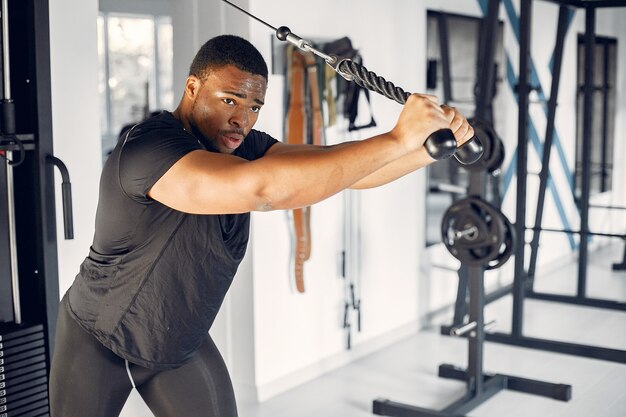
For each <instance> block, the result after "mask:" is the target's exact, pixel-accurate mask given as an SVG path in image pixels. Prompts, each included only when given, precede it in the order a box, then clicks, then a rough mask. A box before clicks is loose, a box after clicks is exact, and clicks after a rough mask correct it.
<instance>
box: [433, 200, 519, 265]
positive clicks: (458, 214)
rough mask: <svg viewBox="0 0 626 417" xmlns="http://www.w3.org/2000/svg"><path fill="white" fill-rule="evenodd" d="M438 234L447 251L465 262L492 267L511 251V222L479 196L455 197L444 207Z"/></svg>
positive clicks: (501, 261) (502, 260) (503, 260)
mask: <svg viewBox="0 0 626 417" xmlns="http://www.w3.org/2000/svg"><path fill="white" fill-rule="evenodd" d="M441 235H442V238H443V243H444V245H445V246H446V248H447V249H448V251H449V252H450V253H451V254H452V255H453V256H454V257H455V258H457V259H458V260H459V261H461V262H462V263H463V264H465V265H470V266H478V265H480V266H484V267H486V268H488V269H493V268H496V267H497V266H499V265H502V264H503V263H504V262H506V259H508V257H509V256H510V254H511V253H512V250H511V246H512V245H513V240H514V237H513V228H512V227H511V226H510V222H508V219H507V218H506V216H504V214H503V213H502V212H501V211H500V210H499V209H498V208H497V207H495V206H493V205H492V204H490V203H488V202H486V201H485V200H482V199H480V198H478V197H466V198H463V199H461V200H458V201H457V202H455V203H454V204H452V205H451V206H450V207H449V208H448V210H446V212H445V213H444V215H443V219H442V222H441ZM505 258H506V259H505Z"/></svg>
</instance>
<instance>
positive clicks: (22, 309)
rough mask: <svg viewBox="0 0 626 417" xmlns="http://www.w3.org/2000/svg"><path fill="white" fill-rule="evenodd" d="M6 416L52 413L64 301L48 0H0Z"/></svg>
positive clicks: (67, 202) (0, 349)
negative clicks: (52, 374) (51, 386)
mask: <svg viewBox="0 0 626 417" xmlns="http://www.w3.org/2000/svg"><path fill="white" fill-rule="evenodd" d="M0 19H1V23H2V30H1V31H0V37H1V42H0V43H1V45H2V60H1V61H0V66H1V68H0V70H1V73H2V77H1V80H0V91H1V92H2V100H1V101H0V416H3V417H5V416H6V417H9V416H22V415H24V416H26V415H29V416H47V415H48V411H49V408H48V386H47V381H48V373H49V370H50V360H51V357H52V352H53V350H54V333H55V327H56V326H55V323H56V317H57V311H58V304H59V278H58V264H57V243H56V242H57V240H56V239H57V232H56V217H55V191H54V189H55V187H54V172H53V169H54V168H53V167H54V166H57V167H59V169H60V170H61V173H62V176H63V182H64V184H63V187H62V188H63V192H64V195H63V205H64V218H65V221H66V223H65V237H66V238H67V239H71V238H72V237H73V230H72V213H71V186H70V184H69V174H68V173H67V169H66V168H65V165H64V164H63V162H62V161H60V160H59V159H58V158H56V157H54V156H53V149H52V112H51V99H50V41H49V13H48V2H47V1H46V0H2V13H1V16H0Z"/></svg>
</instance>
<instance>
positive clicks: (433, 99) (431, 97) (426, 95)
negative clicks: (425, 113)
mask: <svg viewBox="0 0 626 417" xmlns="http://www.w3.org/2000/svg"><path fill="white" fill-rule="evenodd" d="M420 95H421V96H422V97H425V98H427V99H428V100H430V101H432V102H433V103H435V104H437V105H439V98H438V97H437V96H434V95H432V94H420Z"/></svg>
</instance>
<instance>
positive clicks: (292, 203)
mask: <svg viewBox="0 0 626 417" xmlns="http://www.w3.org/2000/svg"><path fill="white" fill-rule="evenodd" d="M415 153H416V152H414V151H411V152H409V151H407V150H406V149H405V148H403V147H402V146H400V145H399V144H398V142H397V141H396V140H394V139H393V138H392V136H391V134H389V133H388V134H383V135H379V136H375V137H373V138H370V139H367V140H363V141H359V142H350V143H343V144H340V145H335V146H329V147H319V148H316V149H312V148H311V147H302V148H294V149H289V150H286V151H282V152H276V153H272V152H269V153H268V155H266V156H265V157H263V158H260V159H258V160H257V161H254V163H253V164H255V170H256V171H257V172H258V174H259V175H261V180H260V181H261V182H262V186H261V188H262V192H261V196H262V201H263V203H262V205H263V207H262V208H258V209H260V210H263V209H265V210H276V209H286V208H293V207H302V206H306V205H310V204H313V203H316V202H318V201H321V200H324V199H326V198H328V197H330V196H332V195H334V194H336V193H337V192H339V191H342V190H344V189H346V188H348V187H350V186H352V185H353V184H355V183H357V182H359V181H360V180H362V179H363V178H365V177H367V176H370V175H372V173H374V172H375V171H377V170H380V169H382V168H383V167H385V166H387V165H389V164H391V163H393V162H394V161H397V160H399V159H403V158H404V157H405V156H406V155H408V154H415Z"/></svg>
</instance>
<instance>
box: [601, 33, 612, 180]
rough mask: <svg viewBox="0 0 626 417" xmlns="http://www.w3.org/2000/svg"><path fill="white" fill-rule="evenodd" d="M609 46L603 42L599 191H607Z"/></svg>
mask: <svg viewBox="0 0 626 417" xmlns="http://www.w3.org/2000/svg"><path fill="white" fill-rule="evenodd" d="M609 47H610V44H609V43H608V42H605V43H604V47H603V48H602V53H603V55H604V56H603V58H604V59H603V63H602V65H603V71H602V173H601V177H600V181H601V184H600V192H604V191H608V190H607V188H608V185H607V179H608V172H607V169H606V167H607V163H608V159H609V158H608V153H609V147H608V143H607V142H608V140H609V90H610V88H611V86H610V85H609Z"/></svg>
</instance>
